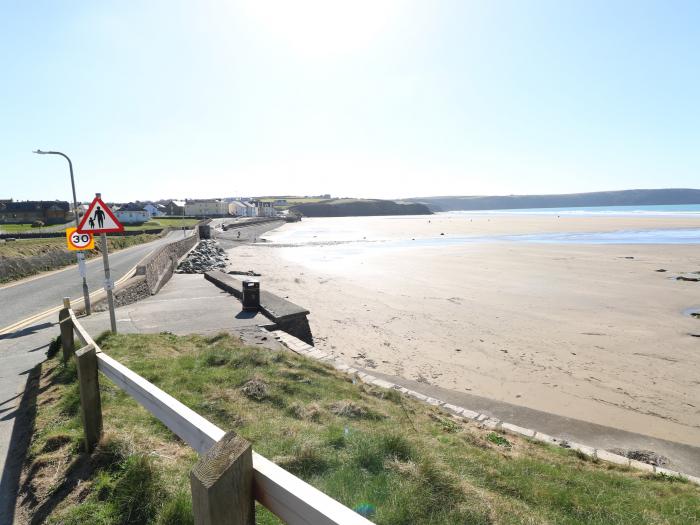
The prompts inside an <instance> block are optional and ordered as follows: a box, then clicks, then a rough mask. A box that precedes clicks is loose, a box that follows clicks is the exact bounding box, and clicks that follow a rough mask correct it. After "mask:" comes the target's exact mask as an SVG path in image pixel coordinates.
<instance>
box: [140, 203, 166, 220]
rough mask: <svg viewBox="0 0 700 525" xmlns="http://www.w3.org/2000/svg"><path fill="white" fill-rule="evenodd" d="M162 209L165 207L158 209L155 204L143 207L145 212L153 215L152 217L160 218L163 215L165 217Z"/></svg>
mask: <svg viewBox="0 0 700 525" xmlns="http://www.w3.org/2000/svg"><path fill="white" fill-rule="evenodd" d="M160 208H163V206H160V207H158V206H155V205H153V204H146V205H145V206H144V207H143V209H144V210H146V211H147V212H148V213H150V214H151V217H160V216H161V215H165V212H164V211H162V210H161V209H160Z"/></svg>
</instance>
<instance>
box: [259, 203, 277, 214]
mask: <svg viewBox="0 0 700 525" xmlns="http://www.w3.org/2000/svg"><path fill="white" fill-rule="evenodd" d="M255 207H256V211H257V215H258V217H274V216H275V207H274V205H273V203H272V202H263V201H255Z"/></svg>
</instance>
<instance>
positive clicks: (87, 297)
mask: <svg viewBox="0 0 700 525" xmlns="http://www.w3.org/2000/svg"><path fill="white" fill-rule="evenodd" d="M34 153H36V154H38V155H60V156H61V157H63V158H64V159H66V160H67V161H68V168H69V169H70V185H71V188H72V190H73V215H74V216H75V217H74V218H75V227H76V228H78V226H79V224H80V221H79V220H78V200H77V199H76V197H75V179H74V178H73V163H72V162H71V160H70V158H68V155H66V154H65V153H61V152H60V151H41V150H40V149H38V150H36V151H34ZM77 257H78V266H79V267H80V268H81V269H84V268H85V266H84V264H85V254H84V253H83V252H78V254H77ZM81 274H82V277H83V298H84V300H85V313H86V314H87V315H90V313H91V312H90V291H89V290H88V284H87V278H86V275H85V271H82V272H81Z"/></svg>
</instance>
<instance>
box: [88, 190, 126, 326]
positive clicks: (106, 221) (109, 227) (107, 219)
mask: <svg viewBox="0 0 700 525" xmlns="http://www.w3.org/2000/svg"><path fill="white" fill-rule="evenodd" d="M122 231H124V226H122V224H121V223H120V222H119V221H118V220H117V218H116V217H115V216H114V213H112V210H110V209H109V206H107V205H106V204H105V203H104V202H102V194H101V193H95V199H94V200H93V201H92V203H91V204H90V207H89V208H88V211H87V212H86V213H85V215H84V216H83V220H82V221H80V225H79V226H78V231H77V233H78V234H79V235H84V234H93V233H99V234H100V250H101V251H102V262H103V263H104V267H105V290H106V291H107V304H108V305H109V322H110V325H111V327H112V332H114V333H115V334H116V333H117V318H116V315H115V313H114V295H113V293H112V290H114V281H112V278H111V276H110V271H109V254H108V253H107V234H108V233H112V232H122Z"/></svg>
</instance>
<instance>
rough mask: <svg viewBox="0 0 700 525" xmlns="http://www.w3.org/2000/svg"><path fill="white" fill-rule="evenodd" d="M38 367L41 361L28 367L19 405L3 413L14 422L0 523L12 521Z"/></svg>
mask: <svg viewBox="0 0 700 525" xmlns="http://www.w3.org/2000/svg"><path fill="white" fill-rule="evenodd" d="M41 370H42V364H41V363H39V364H38V365H36V366H35V367H34V368H32V369H31V370H29V373H28V375H27V384H26V387H25V389H24V393H23V394H22V398H21V399H20V402H19V405H18V406H17V408H16V409H15V411H14V413H12V414H7V415H6V416H5V417H14V420H15V422H14V425H13V427H12V436H11V437H10V445H9V447H8V450H7V460H6V462H5V467H4V468H3V471H2V478H1V479H0V525H12V523H13V522H14V517H15V505H16V503H17V496H18V494H19V482H20V477H21V475H22V466H23V464H24V460H25V458H26V456H27V449H28V447H29V443H30V441H31V439H32V434H33V433H34V425H35V420H36V400H37V396H38V394H39V381H40V379H41ZM8 401H9V400H8Z"/></svg>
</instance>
